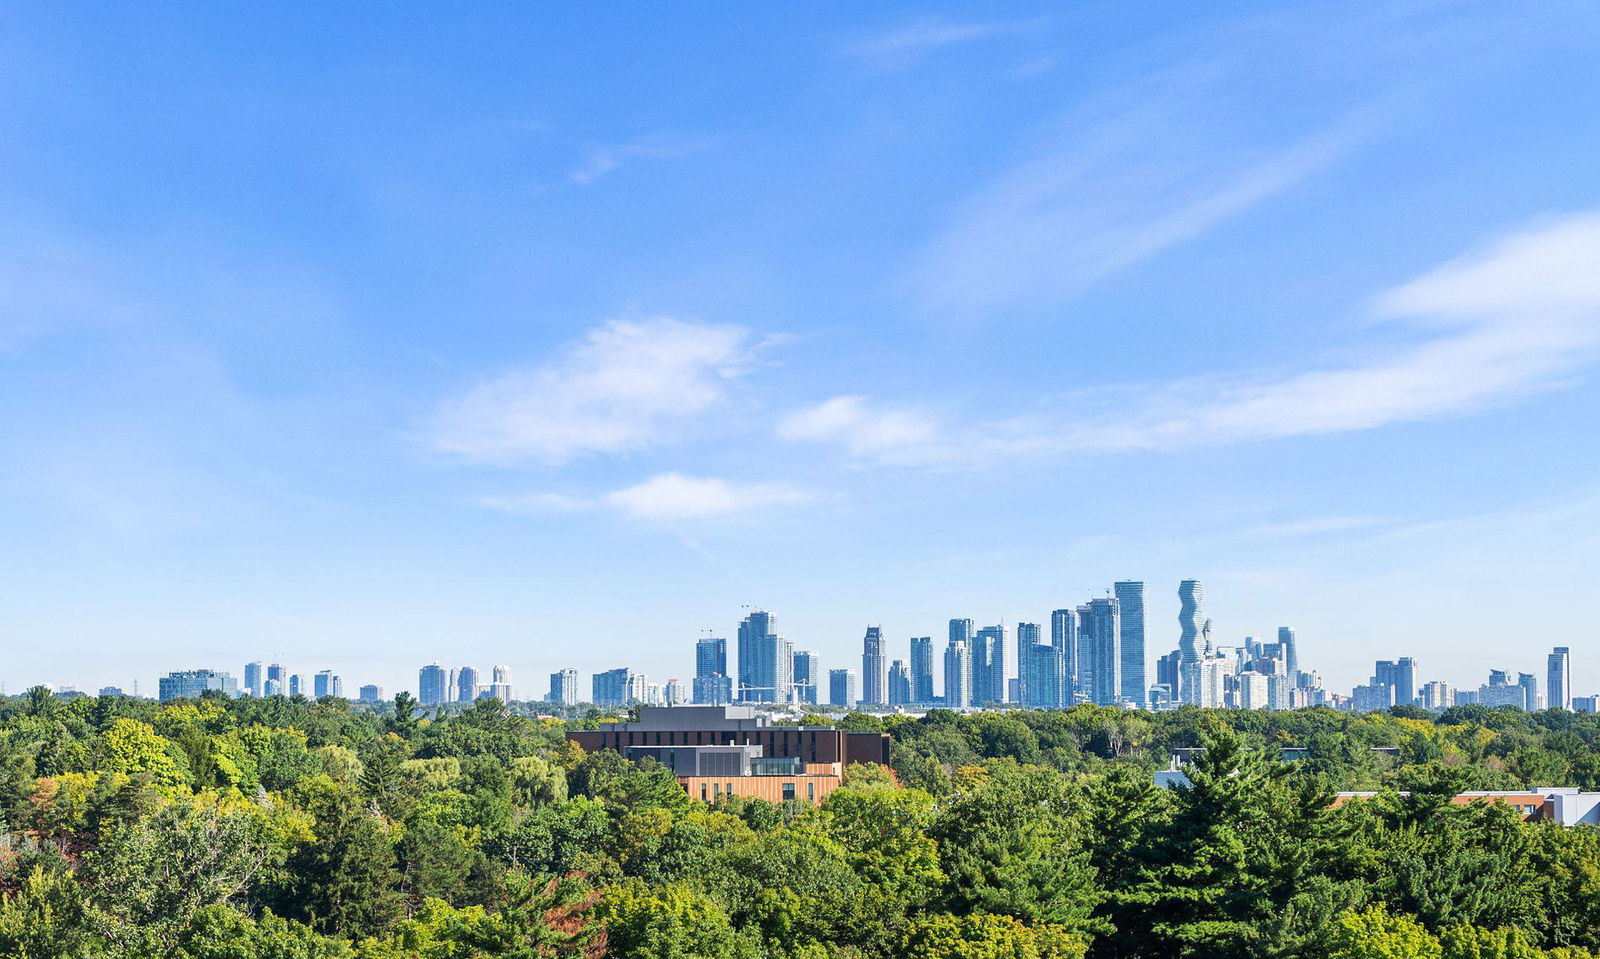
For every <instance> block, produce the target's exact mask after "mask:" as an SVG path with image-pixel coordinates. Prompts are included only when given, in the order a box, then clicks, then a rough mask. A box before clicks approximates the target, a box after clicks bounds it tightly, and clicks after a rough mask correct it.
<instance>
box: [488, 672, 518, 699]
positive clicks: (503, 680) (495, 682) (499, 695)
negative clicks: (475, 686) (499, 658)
mask: <svg viewBox="0 0 1600 959" xmlns="http://www.w3.org/2000/svg"><path fill="white" fill-rule="evenodd" d="M489 676H490V680H489V685H488V686H487V687H485V689H484V694H485V695H488V696H493V697H494V698H495V699H498V700H500V701H501V702H502V703H509V702H511V692H512V690H511V667H510V666H506V665H500V666H495V667H493V668H491V669H490V670H489Z"/></svg>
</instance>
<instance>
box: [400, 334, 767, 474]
mask: <svg viewBox="0 0 1600 959" xmlns="http://www.w3.org/2000/svg"><path fill="white" fill-rule="evenodd" d="M759 346H760V344H759V343H757V342H755V341H754V340H753V338H752V336H751V333H750V331H749V330H747V329H745V328H744V327H741V326H733V325H712V324H705V323H691V322H687V321H684V320H678V319H674V318H672V317H666V316H659V317H653V318H649V319H640V320H611V321H608V322H606V323H602V324H601V325H599V326H598V327H595V328H594V329H592V330H590V331H589V332H588V334H587V335H585V336H584V337H583V339H581V340H579V341H577V342H576V343H572V344H569V345H568V346H567V347H565V348H564V349H563V350H562V351H561V353H560V355H558V356H557V357H555V358H554V359H551V360H550V361H548V362H546V363H544V364H541V365H539V366H536V367H533V368H531V369H524V370H516V371H512V372H509V373H505V374H502V375H500V376H497V377H495V378H493V379H490V380H488V381H487V382H484V383H481V384H479V385H477V386H475V387H473V388H472V389H470V390H468V391H467V392H466V393H465V394H464V395H462V396H459V397H457V398H455V399H453V400H451V401H449V402H447V403H445V404H444V405H443V407H442V408H441V409H439V410H438V411H437V413H435V415H434V417H433V419H432V422H431V425H430V429H429V438H430V441H431V443H432V445H433V446H434V447H435V448H437V449H439V450H443V451H445V452H448V453H454V454H457V455H460V456H463V457H465V458H467V459H470V460H475V461H479V462H490V463H514V462H520V461H526V460H533V461H538V462H542V463H546V464H550V465H559V464H562V463H565V462H568V461H569V460H571V459H573V458H574V457H577V456H580V455H583V454H588V453H622V452H627V451H629V450H635V449H640V448H643V447H647V446H651V445H655V444H658V443H661V442H664V441H666V440H668V439H670V438H672V437H673V436H674V435H676V433H677V432H678V431H679V430H681V429H682V428H683V427H684V425H685V424H686V423H687V422H688V421H689V420H691V419H692V418H694V417H696V416H698V415H700V414H703V413H705V412H707V411H708V410H710V409H712V408H713V407H715V406H716V405H717V404H718V403H719V402H720V401H721V400H722V399H723V397H724V396H725V395H726V393H727V391H728V388H729V386H730V384H731V383H732V382H733V381H734V380H736V379H737V378H738V377H740V376H742V375H744V374H745V373H746V372H748V371H749V369H750V367H751V364H752V361H753V359H754V355H755V352H756V350H757V349H758V347H759Z"/></svg>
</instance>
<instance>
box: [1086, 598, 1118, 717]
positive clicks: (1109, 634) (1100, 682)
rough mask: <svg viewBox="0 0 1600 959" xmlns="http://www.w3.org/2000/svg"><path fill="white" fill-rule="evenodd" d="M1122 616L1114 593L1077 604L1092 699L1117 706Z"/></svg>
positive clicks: (1103, 704) (1099, 702) (1087, 682)
mask: <svg viewBox="0 0 1600 959" xmlns="http://www.w3.org/2000/svg"><path fill="white" fill-rule="evenodd" d="M1121 619H1122V617H1121V616H1120V615H1119V612H1118V609H1117V601H1116V599H1115V598H1112V597H1104V598H1102V599H1091V600H1089V603H1088V605H1086V606H1079V607H1078V645H1079V648H1080V650H1081V656H1082V661H1083V665H1082V669H1083V684H1084V692H1086V693H1088V695H1089V701H1090V702H1091V703H1097V704H1099V705H1101V706H1115V705H1116V704H1117V703H1118V701H1119V700H1120V698H1121V696H1122V651H1121V649H1119V648H1118V647H1120V646H1121V643H1122V635H1121V634H1122V622H1121Z"/></svg>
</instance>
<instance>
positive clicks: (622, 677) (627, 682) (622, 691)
mask: <svg viewBox="0 0 1600 959" xmlns="http://www.w3.org/2000/svg"><path fill="white" fill-rule="evenodd" d="M639 678H640V679H643V677H642V676H641V677H639ZM593 683H594V695H593V696H592V697H591V698H590V701H591V702H593V703H594V704H595V705H596V706H606V707H615V706H626V705H628V701H629V699H630V698H632V694H633V693H634V692H636V690H635V689H634V688H633V687H634V686H635V685H636V684H635V682H634V674H633V672H632V671H630V670H629V669H628V668H627V667H621V668H618V669H608V670H606V671H605V672H603V673H595V674H594V680H593Z"/></svg>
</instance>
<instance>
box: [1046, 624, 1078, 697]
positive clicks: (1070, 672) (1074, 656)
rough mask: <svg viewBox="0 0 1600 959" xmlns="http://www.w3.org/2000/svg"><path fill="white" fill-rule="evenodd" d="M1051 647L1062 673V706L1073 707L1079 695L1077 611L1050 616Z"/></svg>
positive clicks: (1060, 695)
mask: <svg viewBox="0 0 1600 959" xmlns="http://www.w3.org/2000/svg"><path fill="white" fill-rule="evenodd" d="M1050 647H1051V649H1052V650H1054V652H1055V656H1056V659H1057V661H1058V662H1059V665H1058V666H1057V667H1056V668H1057V669H1058V670H1060V672H1061V692H1060V694H1059V695H1058V697H1057V698H1058V699H1059V700H1060V702H1061V705H1062V706H1071V705H1072V704H1073V703H1074V702H1076V701H1077V693H1078V670H1079V665H1078V614H1077V612H1076V611H1075V610H1070V609H1058V610H1055V611H1053V612H1051V614H1050Z"/></svg>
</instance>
